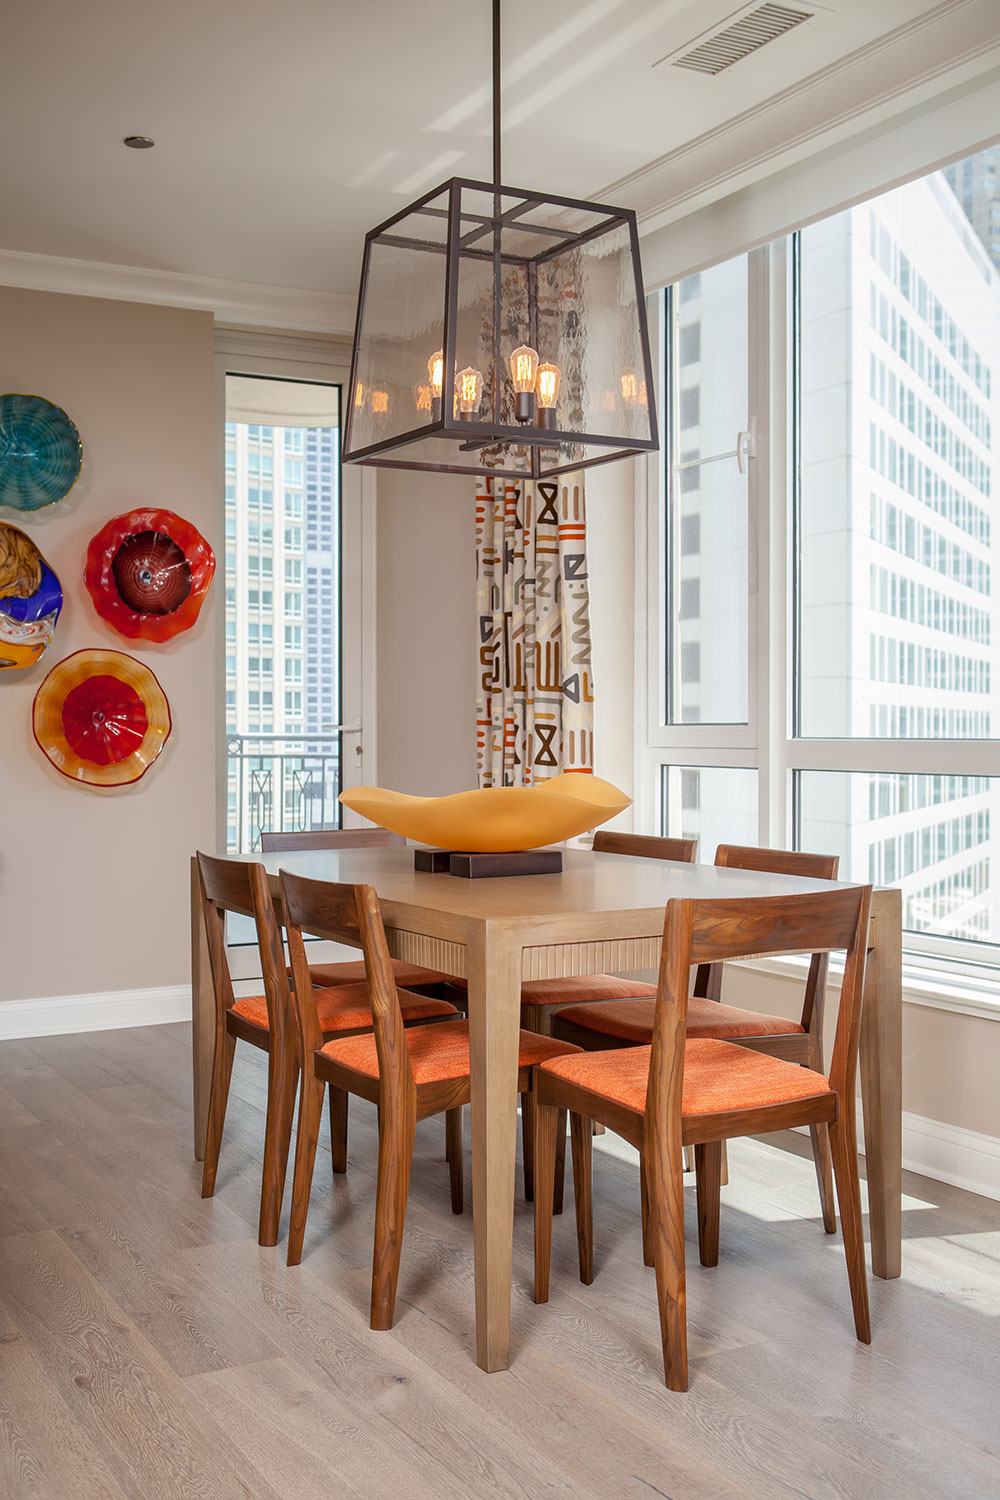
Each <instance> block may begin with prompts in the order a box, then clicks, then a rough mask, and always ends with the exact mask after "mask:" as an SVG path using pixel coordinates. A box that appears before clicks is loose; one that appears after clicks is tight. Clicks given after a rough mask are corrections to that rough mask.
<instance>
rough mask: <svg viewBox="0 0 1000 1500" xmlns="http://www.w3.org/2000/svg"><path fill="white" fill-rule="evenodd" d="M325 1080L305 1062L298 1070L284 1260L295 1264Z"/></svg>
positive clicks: (298, 1257) (302, 1234)
mask: <svg viewBox="0 0 1000 1500" xmlns="http://www.w3.org/2000/svg"><path fill="white" fill-rule="evenodd" d="M325 1092H326V1084H325V1083H324V1082H323V1081H322V1079H320V1078H317V1077H316V1075H315V1074H314V1073H312V1072H311V1071H310V1070H309V1068H308V1066H307V1067H305V1068H303V1070H302V1082H301V1086H300V1088H299V1128H298V1132H297V1134H296V1139H295V1175H294V1177H293V1178H292V1211H291V1214H290V1215H289V1220H288V1264H289V1265H290V1266H297V1265H298V1264H299V1262H300V1261H301V1259H302V1241H303V1240H304V1238H305V1233H306V1217H307V1216H308V1213H309V1192H310V1189H311V1188H312V1177H313V1165H314V1163H315V1161H316V1143H317V1142H318V1140H319V1131H320V1125H321V1124H322V1121H323V1095H324V1093H325Z"/></svg>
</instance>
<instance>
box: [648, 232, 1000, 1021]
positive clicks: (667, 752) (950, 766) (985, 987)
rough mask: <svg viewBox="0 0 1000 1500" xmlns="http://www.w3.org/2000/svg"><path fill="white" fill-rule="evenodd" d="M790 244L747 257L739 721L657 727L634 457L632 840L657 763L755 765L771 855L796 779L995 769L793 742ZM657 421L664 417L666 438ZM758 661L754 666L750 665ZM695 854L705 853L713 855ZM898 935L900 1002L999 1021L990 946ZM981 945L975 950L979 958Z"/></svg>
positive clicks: (656, 655)
mask: <svg viewBox="0 0 1000 1500" xmlns="http://www.w3.org/2000/svg"><path fill="white" fill-rule="evenodd" d="M789 246H790V241H789V240H788V239H781V240H778V241H776V242H775V243H773V244H771V245H767V246H764V247H762V248H760V249H757V250H753V251H751V252H750V256H749V270H748V275H749V292H750V295H749V305H748V317H749V326H748V335H749V337H748V345H749V350H750V356H749V368H748V406H749V411H748V416H747V419H748V422H751V421H755V423H756V455H755V457H753V458H751V459H750V460H749V462H748V469H749V485H748V507H749V558H748V567H749V571H750V589H749V592H748V603H749V621H748V626H749V634H750V664H749V681H748V704H749V708H748V718H749V721H750V722H749V723H748V724H747V725H731V726H729V725H722V726H716V725H708V724H703V725H669V726H667V725H665V724H664V719H665V717H666V715H665V712H664V701H663V693H664V683H665V681H666V672H665V662H664V643H665V640H666V631H665V619H664V610H665V605H666V598H667V593H666V578H665V564H664V559H665V551H666V549H665V545H664V536H663V514H662V505H661V496H662V494H663V493H664V464H665V457H664V454H663V452H661V453H659V454H653V455H650V456H649V457H648V458H647V459H645V460H640V461H637V463H636V487H635V543H636V552H635V580H636V589H635V639H636V653H635V674H636V675H635V690H636V720H637V726H638V733H637V734H636V739H635V789H636V792H635V827H636V828H637V830H639V831H642V832H657V833H658V832H659V831H660V828H661V826H662V823H661V817H662V808H661V796H662V792H661V787H662V775H661V768H662V767H664V766H669V765H684V766H698V765H703V766H719V767H727V766H728V767H736V768H747V769H754V770H757V772H758V839H759V842H760V844H761V845H762V846H768V847H772V848H791V847H792V842H793V796H794V776H795V773H796V772H797V771H807V770H822V771H829V770H833V771H846V772H851V771H857V772H862V773H870V772H875V773H877V772H879V771H885V772H904V773H905V772H917V773H922V774H937V773H940V774H943V775H969V776H995V775H996V774H997V742H996V741H985V740H980V741H968V740H933V741H930V740H889V739H875V740H873V739H850V740H847V739H844V740H831V739H797V738H794V737H793V735H792V729H793V722H792V716H793V707H794V705H793V701H792V693H791V683H792V681H793V677H792V673H793V669H794V662H793V660H792V654H793V649H794V641H793V632H792V630H791V628H790V626H791V622H792V620H793V613H792V611H793V607H794V599H793V590H794V566H793V560H792V558H791V538H792V505H793V495H792V487H791V485H790V484H789V482H788V476H789V472H790V454H791V442H792V433H791V423H790V422H789V420H788V417H789V401H788V394H789V393H788V361H787V358H786V357H785V351H786V349H787V346H788V329H789V325H790V316H791V299H792V277H791V264H790V255H789ZM735 253H738V252H735ZM721 258H725V257H720V259H721ZM648 311H649V325H650V334H651V338H652V340H653V344H654V356H653V357H654V380H655V383H656V386H657V391H658V394H659V390H660V386H661V384H662V382H661V380H660V372H661V370H662V350H663V339H664V336H665V330H664V327H663V297H662V293H659V292H657V293H654V294H653V295H652V296H651V297H650V299H649V302H648ZM661 408H662V402H661ZM765 417H766V419H767V420H766V422H765V420H764V419H765ZM668 420H669V414H668V413H666V412H664V413H663V426H664V430H665V425H666V422H667V421H668ZM770 494H773V495H775V496H782V497H783V500H784V503H782V504H779V503H777V502H776V503H775V504H774V505H773V506H769V505H768V504H767V497H768V496H769V495H770ZM762 664H764V666H765V670H760V668H761V665H762ZM701 854H702V857H703V858H711V852H710V851H707V850H704V851H701ZM903 941H904V1000H905V1001H908V1002H910V1003H913V1004H918V1005H925V1006H929V1007H932V1008H936V1009H943V1010H949V1011H953V1012H956V1013H958V1014H963V1015H973V1016H980V1017H988V1018H989V1019H992V1020H1000V945H991V944H977V943H961V942H959V941H949V940H948V939H945V938H940V939H935V938H932V937H928V936H927V935H926V934H916V933H912V934H911V933H904V937H903ZM980 949H981V950H985V951H984V952H983V955H982V958H979V959H978V960H977V957H976V956H975V955H976V950H980ZM761 967H762V968H763V969H764V971H765V972H774V973H786V974H797V973H798V972H799V967H800V966H798V965H796V961H795V960H788V961H787V963H786V961H773V963H765V964H763V965H761ZM938 976H940V977H938Z"/></svg>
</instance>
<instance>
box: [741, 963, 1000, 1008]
mask: <svg viewBox="0 0 1000 1500" xmlns="http://www.w3.org/2000/svg"><path fill="white" fill-rule="evenodd" d="M915 959H916V955H910V956H909V961H907V960H908V955H906V954H904V955H903V1003H904V1004H905V1005H922V1006H924V1007H926V1008H927V1009H928V1010H949V1011H952V1012H954V1014H955V1015H960V1016H978V1017H979V1018H980V1019H981V1020H986V1021H1000V972H997V973H996V974H995V975H994V974H991V973H990V972H989V971H988V970H986V969H982V970H980V971H978V972H976V973H969V972H961V971H959V970H958V969H955V968H949V969H947V970H945V969H943V968H942V969H938V968H931V967H927V966H922V965H921V964H920V963H919V960H917V961H914V960H915ZM747 967H748V968H752V969H754V970H756V972H757V973H759V974H774V975H775V976H776V977H780V978H783V979H797V980H800V981H801V982H802V983H803V984H804V983H805V978H806V973H807V970H808V967H809V960H808V959H807V958H763V959H750V960H747ZM843 971H844V970H843V964H842V963H838V962H837V961H836V960H833V961H831V964H830V974H831V978H832V977H834V976H836V977H837V978H838V979H839V977H840V975H841V974H842V973H843Z"/></svg>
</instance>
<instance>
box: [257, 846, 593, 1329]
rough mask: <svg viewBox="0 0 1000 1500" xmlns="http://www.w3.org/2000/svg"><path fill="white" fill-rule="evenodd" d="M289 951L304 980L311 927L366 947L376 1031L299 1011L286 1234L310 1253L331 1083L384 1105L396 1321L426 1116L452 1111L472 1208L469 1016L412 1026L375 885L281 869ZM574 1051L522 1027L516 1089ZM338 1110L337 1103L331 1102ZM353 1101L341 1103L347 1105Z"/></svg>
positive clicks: (384, 1262) (381, 1320)
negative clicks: (322, 1025)
mask: <svg viewBox="0 0 1000 1500" xmlns="http://www.w3.org/2000/svg"><path fill="white" fill-rule="evenodd" d="M281 889H282V904H283V907H284V911H285V921H286V930H287V933H288V944H289V951H290V953H291V957H292V970H293V973H294V975H295V985H296V989H298V987H299V985H300V984H303V985H304V984H306V983H307V982H308V966H307V964H306V954H305V945H304V943H303V938H302V934H303V932H304V931H305V932H310V933H314V934H316V935H317V936H319V937H324V938H331V939H332V940H333V941H334V942H338V943H348V944H351V945H353V946H354V947H360V948H361V950H362V952H363V953H364V961H365V967H366V969H367V973H368V983H369V993H370V995H371V1002H372V1016H373V1018H374V1026H375V1029H374V1033H373V1034H372V1033H369V1034H368V1035H367V1036H355V1037H351V1038H348V1039H339V1038H338V1039H337V1040H335V1041H327V1042H325V1043H324V1038H323V1037H322V1036H321V1035H320V1032H319V1028H318V1027H317V1025H316V1022H315V1019H314V1017H313V1015H312V1013H311V1012H310V1011H309V1010H308V1009H306V1008H304V1007H303V1008H301V1009H300V1017H301V1022H302V1055H303V1057H304V1058H305V1059H306V1063H305V1066H304V1067H303V1070H302V1084H301V1095H300V1102H299V1125H298V1135H297V1139H296V1147H295V1177H294V1182H293V1187H292V1211H291V1221H290V1224H289V1231H288V1264H289V1265H298V1263H299V1262H300V1260H301V1259H302V1242H303V1237H304V1234H305V1226H306V1216H307V1214H308V1208H309V1191H310V1186H311V1183H312V1174H313V1162H314V1159H315V1153H316V1140H317V1136H318V1134H319V1127H320V1121H321V1119H322V1114H323V1095H324V1092H325V1090H326V1087H327V1085H329V1087H330V1092H331V1100H334V1099H336V1100H343V1101H345V1103H346V1100H347V1098H348V1096H349V1095H350V1094H356V1095H358V1096H359V1097H360V1098H362V1099H368V1100H369V1101H370V1102H372V1103H373V1104H376V1105H377V1106H378V1112H379V1115H378V1122H379V1149H378V1180H377V1185H376V1192H375V1252H374V1258H373V1262H372V1297H371V1326H372V1327H373V1328H380V1329H384V1328H390V1327H391V1326H392V1318H393V1309H394V1307H395V1300H396V1284H397V1280H398V1276H399V1258H400V1249H401V1246H402V1240H403V1229H404V1224H405V1218H406V1200H407V1195H408V1192H409V1181H410V1167H411V1163H412V1158H413V1134H414V1129H415V1126H416V1123H417V1121H418V1120H423V1119H427V1118H428V1117H429V1116H431V1115H436V1114H442V1113H444V1114H445V1115H446V1118H447V1129H448V1134H449V1137H450V1138H451V1139H452V1141H453V1144H454V1146H455V1147H456V1148H457V1149H455V1150H453V1152H452V1153H451V1206H452V1211H453V1212H454V1213H461V1212H462V1208H463V1192H462V1153H461V1119H462V1107H463V1106H464V1105H465V1104H466V1103H468V1100H469V1073H470V1063H469V1023H468V1021H467V1020H464V1019H461V1020H455V1021H446V1022H444V1023H442V1024H440V1025H435V1026H417V1027H413V1028H412V1029H410V1030H408V1031H404V1029H403V1025H402V1017H401V1015H400V1009H399V1001H398V997H397V991H396V989H395V986H394V985H393V982H392V967H391V963H390V959H389V950H388V947H387V946H386V939H385V929H384V927H383V925H382V914H381V912H380V910H379V905H378V898H377V896H376V894H375V891H374V889H373V888H372V887H371V886H370V885H356V886H353V885H334V884H332V883H330V882H326V881H317V880H305V879H303V878H302V877H301V876H297V875H289V874H288V872H287V871H284V870H283V871H282V872H281ZM570 1050H573V1049H571V1048H569V1047H567V1046H566V1044H565V1043H562V1042H555V1041H552V1040H551V1039H550V1038H549V1037H543V1036H533V1035H531V1033H530V1032H525V1031H522V1032H521V1038H520V1048H519V1054H518V1077H517V1087H518V1091H519V1092H520V1093H521V1094H524V1093H527V1092H528V1091H529V1090H530V1088H531V1084H532V1072H533V1068H534V1066H535V1065H536V1064H537V1063H539V1062H541V1061H543V1060H545V1059H547V1058H554V1057H559V1056H561V1055H563V1054H565V1053H566V1052H568V1051H570ZM331 1107H333V1106H332V1105H331ZM343 1107H344V1106H343V1105H341V1104H339V1103H338V1105H337V1108H338V1110H339V1109H341V1108H343Z"/></svg>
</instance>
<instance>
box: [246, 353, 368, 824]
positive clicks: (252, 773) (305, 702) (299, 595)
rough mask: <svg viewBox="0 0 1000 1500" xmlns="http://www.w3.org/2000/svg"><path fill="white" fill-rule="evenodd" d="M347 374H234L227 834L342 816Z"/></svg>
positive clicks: (333, 820)
mask: <svg viewBox="0 0 1000 1500" xmlns="http://www.w3.org/2000/svg"><path fill="white" fill-rule="evenodd" d="M340 399H341V393H340V386H339V385H335V384H327V383H320V382H316V381H303V380H290V379H280V378H274V377H270V376H267V377H262V376H260V375H244V374H234V373H229V374H227V375H226V460H225V463H226V584H225V587H226V739H227V785H226V804H227V805H226V845H227V848H228V849H229V850H231V851H250V850H255V849H258V848H259V847H260V834H261V831H262V830H263V829H271V830H276V829H280V830H296V831H306V830H309V829H313V828H336V827H339V826H340V811H341V809H340V803H339V802H338V800H337V799H338V796H339V794H340V790H341V786H342V775H341V754H342V729H341V636H342V629H341V618H342V610H341V573H342V555H341V482H340Z"/></svg>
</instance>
